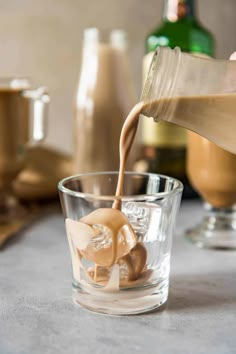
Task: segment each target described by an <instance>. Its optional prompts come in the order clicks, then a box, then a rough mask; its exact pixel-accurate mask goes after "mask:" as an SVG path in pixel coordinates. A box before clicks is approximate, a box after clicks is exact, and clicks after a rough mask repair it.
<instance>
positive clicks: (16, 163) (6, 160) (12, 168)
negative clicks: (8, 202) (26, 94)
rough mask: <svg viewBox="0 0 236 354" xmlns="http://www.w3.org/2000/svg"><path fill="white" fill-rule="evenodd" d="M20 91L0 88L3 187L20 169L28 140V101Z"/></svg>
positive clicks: (0, 172) (0, 152) (0, 160)
mask: <svg viewBox="0 0 236 354" xmlns="http://www.w3.org/2000/svg"><path fill="white" fill-rule="evenodd" d="M22 91H23V90H20V89H19V90H13V89H7V88H6V89H3V88H0V187H4V188H5V187H6V185H7V184H9V183H11V181H12V180H13V179H14V177H15V176H16V175H17V173H18V172H19V170H20V169H21V167H22V162H23V157H24V145H25V143H26V142H27V141H28V131H29V129H28V113H29V103H28V101H27V100H26V99H25V98H23V97H22V96H21V92H22Z"/></svg>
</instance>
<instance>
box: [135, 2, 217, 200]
mask: <svg viewBox="0 0 236 354" xmlns="http://www.w3.org/2000/svg"><path fill="white" fill-rule="evenodd" d="M159 46H169V47H171V48H175V47H177V46H178V47H180V48H181V50H182V51H184V52H189V53H195V54H196V55H206V56H213V54H214V39H213V37H212V35H211V34H210V33H209V32H208V31H207V30H206V29H204V28H203V27H202V25H201V24H200V23H199V21H198V19H197V17H196V12H195V1H194V0H165V1H164V16H163V22H162V24H161V25H160V26H159V27H158V28H156V29H155V30H154V31H153V32H152V33H150V34H149V35H148V37H147V38H146V55H145V57H144V60H143V75H144V78H145V77H146V74H147V70H148V68H149V65H150V62H151V58H152V54H153V52H154V51H155V49H156V48H157V47H159ZM186 142H187V132H186V130H184V129H182V128H180V127H177V126H175V125H173V124H171V123H166V122H161V123H158V124H156V123H154V122H153V121H152V120H151V119H150V120H149V119H143V120H142V158H141V160H140V161H142V162H143V163H142V164H139V163H137V165H136V166H141V168H140V169H144V168H143V167H144V166H145V170H147V171H149V172H155V173H161V174H168V175H171V176H173V177H176V178H178V179H180V180H181V181H182V182H183V183H184V185H185V193H184V197H186V198H187V197H192V196H193V195H194V192H193V190H192V189H191V187H190V185H189V183H188V180H187V177H186ZM144 162H145V163H144ZM136 169H139V167H138V168H136Z"/></svg>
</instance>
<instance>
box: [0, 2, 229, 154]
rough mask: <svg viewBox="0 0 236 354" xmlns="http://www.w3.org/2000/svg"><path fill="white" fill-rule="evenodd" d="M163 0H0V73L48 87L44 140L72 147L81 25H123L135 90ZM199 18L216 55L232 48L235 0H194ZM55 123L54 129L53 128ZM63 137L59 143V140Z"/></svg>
mask: <svg viewBox="0 0 236 354" xmlns="http://www.w3.org/2000/svg"><path fill="white" fill-rule="evenodd" d="M162 3H163V0H148V1H143V0H139V1H137V0H119V1H118V0H99V1H96V0H86V1H85V0H41V1H34V0H11V1H6V0H0V8H1V12H0V23H1V26H0V53H1V60H0V76H11V75H20V76H22V75H23V76H24V75H26V76H29V77H32V78H33V79H34V80H35V81H36V82H37V83H40V84H43V85H47V86H48V87H49V90H50V92H51V96H52V100H51V107H50V122H49V134H48V139H47V142H48V143H50V144H51V145H55V146H57V147H58V148H60V149H62V150H66V151H70V150H71V149H72V116H73V109H72V101H73V97H74V92H75V88H76V83H77V80H78V75H79V71H80V63H81V47H82V32H83V29H84V28H85V27H91V26H96V27H99V28H104V27H105V28H124V29H126V30H127V31H128V33H129V38H130V59H131V63H132V71H133V79H134V82H135V86H136V88H137V95H138V96H139V95H140V85H141V76H142V75H141V60H142V56H143V52H144V38H145V36H146V35H147V34H148V33H149V31H151V30H152V29H153V28H154V27H155V26H157V24H158V23H160V21H161V16H162ZM197 3H198V13H199V18H200V20H201V21H202V23H203V24H204V25H205V26H206V27H207V28H208V29H209V30H211V31H212V33H214V35H215V38H216V40H217V52H216V54H217V56H218V57H221V58H227V57H228V56H229V54H230V53H232V52H233V50H235V49H236V36H235V33H236V1H235V0H224V1H222V0H198V1H197ZM55 127H56V129H55ZM62 142H63V144H62Z"/></svg>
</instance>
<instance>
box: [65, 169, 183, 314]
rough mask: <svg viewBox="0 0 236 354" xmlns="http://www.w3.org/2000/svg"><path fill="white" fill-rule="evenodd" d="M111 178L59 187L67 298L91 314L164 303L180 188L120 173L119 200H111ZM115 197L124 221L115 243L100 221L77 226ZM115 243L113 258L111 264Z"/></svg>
mask: <svg viewBox="0 0 236 354" xmlns="http://www.w3.org/2000/svg"><path fill="white" fill-rule="evenodd" d="M117 180H118V172H97V173H88V174H80V175H77V176H72V177H68V178H65V179H63V180H62V181H61V182H60V183H59V193H60V199H61V205H62V210H63V214H64V218H65V227H66V233H67V238H68V243H69V248H70V253H71V261H72V271H73V282H72V284H73V298H74V301H75V302H77V303H79V304H80V305H82V306H84V307H85V308H87V309H89V310H92V311H95V312H100V313H106V314H114V315H126V314H138V313H142V312H147V311H151V310H154V309H157V308H159V307H160V306H161V305H163V304H164V303H165V302H166V301H167V298H168V290H169V272H170V253H171V243H172V234H173V230H174V225H175V220H176V215H177V212H178V209H179V204H180V200H181V195H182V191H183V186H182V184H181V182H179V181H178V180H176V179H174V178H171V177H167V176H162V175H156V174H151V173H134V172H126V173H125V176H124V193H123V196H120V197H116V196H115V190H116V185H117ZM117 199H119V201H120V202H121V212H122V213H123V214H122V215H124V218H125V220H127V223H126V224H124V225H123V226H121V228H120V229H119V231H118V236H117V237H118V238H117V239H113V236H114V235H113V233H112V231H111V229H110V228H109V226H108V225H107V224H105V223H104V222H98V221H97V220H96V221H95V220H94V221H93V220H92V219H91V218H90V219H91V223H90V224H89V225H85V224H84V223H83V220H84V218H85V217H88V215H89V214H90V213H93V212H94V211H97V210H98V209H100V208H102V210H107V209H106V208H112V206H113V203H114V200H117ZM110 210H111V209H110ZM113 211H114V209H113ZM117 212H118V211H117ZM94 215H95V214H94ZM109 222H110V223H112V222H115V220H114V219H113V220H108V224H109ZM91 230H92V231H93V232H91ZM113 240H114V241H113ZM115 243H116V246H117V247H118V248H117V249H118V251H117V258H116V259H115V261H114V263H113V264H112V265H111V264H110V261H109V260H110V259H111V257H112V252H113V248H114V247H115ZM101 254H106V257H104V259H103V264H101V263H99V262H98V261H97V260H98V259H99V255H101ZM100 259H101V257H100ZM98 263H99V264H98Z"/></svg>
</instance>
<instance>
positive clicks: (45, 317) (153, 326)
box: [0, 203, 236, 354]
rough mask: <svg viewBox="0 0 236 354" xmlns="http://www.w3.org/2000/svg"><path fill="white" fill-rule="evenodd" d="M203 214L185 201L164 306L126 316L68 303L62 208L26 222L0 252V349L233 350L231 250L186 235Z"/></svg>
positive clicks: (235, 321) (176, 353) (235, 275)
mask: <svg viewBox="0 0 236 354" xmlns="http://www.w3.org/2000/svg"><path fill="white" fill-rule="evenodd" d="M200 215H201V208H200V204H199V203H185V204H183V205H182V208H181V213H180V216H179V218H178V226H177V228H176V233H175V237H174V244H173V252H172V267H171V288H170V297H169V303H168V306H167V308H166V309H165V310H164V311H162V312H155V313H152V314H148V315H140V316H131V317H110V316H103V315H96V314H94V313H91V312H89V311H87V310H84V309H82V308H80V307H79V306H77V305H74V304H73V303H72V301H71V274H70V258H69V251H68V246H67V241H66V236H65V230H64V224H63V219H62V216H61V215H60V214H59V213H55V214H52V215H48V217H45V218H43V219H42V220H41V221H38V222H37V223H35V224H34V225H33V226H31V227H29V228H28V229H27V230H25V231H24V232H23V233H22V234H20V235H18V237H15V238H14V239H13V240H12V241H11V242H9V243H8V245H6V247H5V248H4V249H3V250H2V251H0V291H1V293H0V353H1V354H32V353H33V354H34V353H37V354H38V353H39V354H41V353H44V354H51V353H52V354H53V353H57V354H62V353H63V354H64V353H70V354H77V353H82V354H84V353H85V354H86V353H96V354H97V353H98V354H99V353H103V354H106V353H107V354H112V353H114V354H116V353H117V354H120V353H123V354H129V353H143V354H153V353H161V354H169V353H173V354H185V353H198V354H201V353H203V354H205V353H209V354H210V353H214V354H235V352H236V349H235V348H236V337H235V333H236V281H235V279H236V253H235V252H227V251H210V250H200V249H197V248H195V247H194V246H193V245H191V244H189V243H188V242H186V241H185V240H184V239H183V237H182V233H183V229H185V228H186V227H188V226H190V225H192V224H193V223H195V222H196V221H197V220H198V219H199V218H200Z"/></svg>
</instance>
